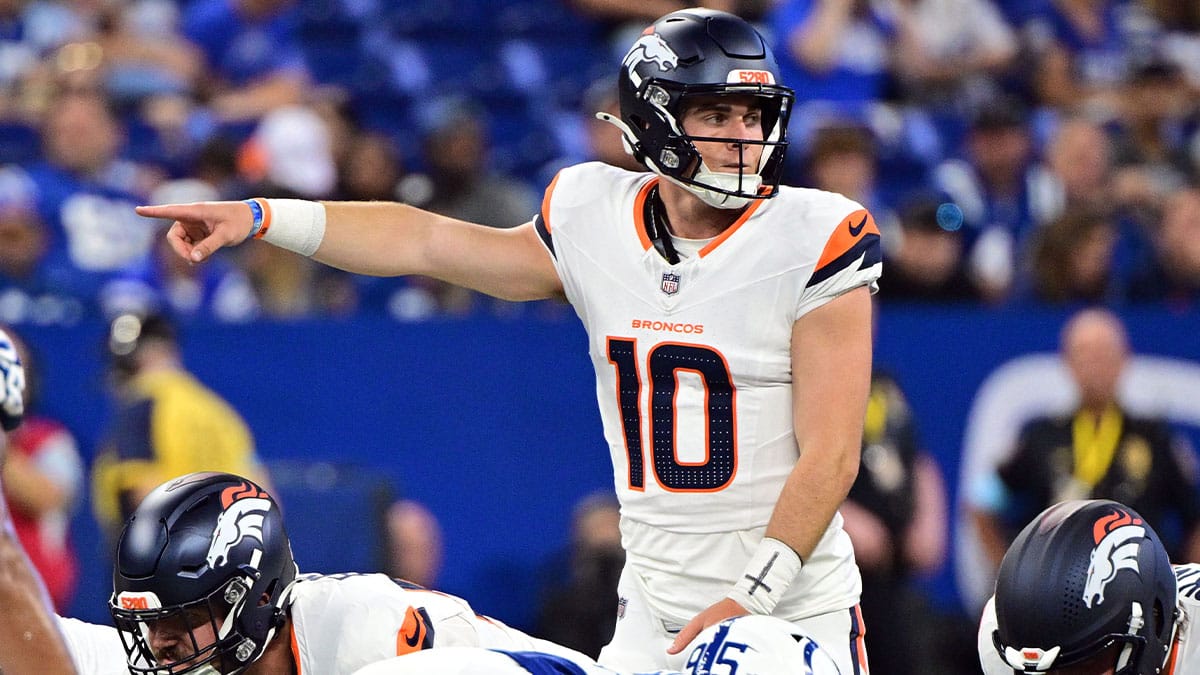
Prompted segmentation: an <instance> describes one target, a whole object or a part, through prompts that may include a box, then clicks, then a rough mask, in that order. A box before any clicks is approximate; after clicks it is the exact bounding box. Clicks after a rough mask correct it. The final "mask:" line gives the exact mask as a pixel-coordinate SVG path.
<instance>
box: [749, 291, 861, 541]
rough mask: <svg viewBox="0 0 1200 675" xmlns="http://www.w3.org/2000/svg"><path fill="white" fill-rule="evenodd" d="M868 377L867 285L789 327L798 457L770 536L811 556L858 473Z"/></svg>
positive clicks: (842, 296) (770, 525)
mask: <svg viewBox="0 0 1200 675" xmlns="http://www.w3.org/2000/svg"><path fill="white" fill-rule="evenodd" d="M870 380H871V296H870V291H868V289H867V288H866V287H865V286H862V287H859V288H856V289H854V290H852V291H849V292H847V293H844V294H842V295H841V296H839V297H837V298H835V299H834V300H832V301H830V302H828V303H826V304H825V305H823V306H821V307H819V308H817V309H815V310H813V311H812V312H810V313H808V314H806V315H805V316H804V317H802V318H801V319H800V320H799V321H797V322H796V324H795V326H794V328H793V329H792V406H793V408H792V409H793V415H794V422H795V430H796V442H797V444H798V445H799V447H800V459H799V460H797V462H796V465H795V466H794V467H793V468H792V472H791V474H790V475H789V476H788V479H787V482H786V483H784V486H783V492H782V493H781V494H780V495H779V501H778V502H776V504H775V510H774V512H773V513H772V514H771V520H770V522H769V523H768V524H767V532H766V536H767V537H771V538H774V539H777V540H779V541H781V542H783V543H784V544H787V545H788V546H789V547H790V548H791V549H792V550H793V551H795V552H796V553H797V554H798V555H799V556H800V558H801V560H804V559H806V558H807V557H808V556H809V555H811V554H812V552H813V549H815V548H816V546H817V542H819V541H820V540H821V537H822V536H823V535H824V534H825V529H826V528H828V527H829V523H830V521H831V520H833V515H834V513H836V512H837V509H838V506H839V505H841V503H842V501H844V500H845V499H846V495H847V494H848V493H849V492H850V487H851V486H852V485H853V484H854V479H855V477H856V476H857V475H858V461H859V456H860V451H861V448H862V425H863V418H864V417H865V416H866V411H867V396H868V394H869V392H870V386H871V385H870Z"/></svg>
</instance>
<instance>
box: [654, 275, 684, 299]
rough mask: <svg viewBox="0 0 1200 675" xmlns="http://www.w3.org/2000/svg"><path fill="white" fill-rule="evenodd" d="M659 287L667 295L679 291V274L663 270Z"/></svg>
mask: <svg viewBox="0 0 1200 675" xmlns="http://www.w3.org/2000/svg"><path fill="white" fill-rule="evenodd" d="M659 288H661V289H662V292H663V293H666V294H667V295H675V294H676V293H678V292H679V275H678V274H672V273H670V272H663V277H662V285H661V286H659Z"/></svg>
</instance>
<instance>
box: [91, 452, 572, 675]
mask: <svg viewBox="0 0 1200 675" xmlns="http://www.w3.org/2000/svg"><path fill="white" fill-rule="evenodd" d="M111 609H112V615H113V619H114V621H115V625H116V628H117V631H118V632H119V633H120V639H121V641H122V642H123V643H124V646H125V653H126V655H127V660H128V663H129V670H130V672H132V673H144V674H145V675H158V674H161V673H172V674H174V673H183V672H205V673H214V672H215V673H223V674H225V675H229V674H230V673H240V672H243V671H245V672H246V673H253V674H260V673H266V674H271V675H276V674H277V675H286V674H289V673H296V672H299V673H321V674H322V675H325V674H329V675H338V674H343V675H349V673H352V672H354V671H355V670H357V669H359V668H361V667H362V666H365V665H367V664H370V663H373V662H375V661H378V660H381V659H384V658H388V657H391V656H396V655H397V654H405V653H409V652H413V651H419V650H422V649H428V648H430V647H433V646H435V645H437V646H439V647H441V646H470V647H495V648H503V649H513V650H538V651H544V652H549V653H554V654H558V655H560V656H562V657H564V658H567V659H576V658H578V659H582V660H587V657H585V656H583V655H582V654H578V653H577V652H574V651H572V650H569V649H566V648H564V647H559V646H558V645H556V644H553V643H550V642H546V641H544V640H538V639H536V638H532V637H530V636H528V635H525V634H524V633H522V632H520V631H518V630H516V629H513V628H510V627H508V626H506V625H504V624H503V623H501V622H500V621H497V620H495V619H490V618H488V617H484V616H481V615H479V614H476V612H475V611H474V610H473V609H472V608H471V606H470V605H469V604H467V602H466V601H465V600H463V599H461V598H458V597H455V596H452V595H448V594H444V593H439V592H436V591H430V590H426V589H423V588H420V587H418V586H415V585H412V584H409V583H407V582H404V581H399V580H394V579H391V578H390V577H387V576H386V575H383V574H332V575H320V574H308V575H301V574H299V572H298V570H297V567H296V563H295V561H294V560H293V559H292V550H291V543H290V542H289V540H288V537H287V533H286V531H285V530H284V524H283V516H282V514H281V513H280V511H279V506H278V504H276V503H275V500H274V498H272V497H271V495H269V494H268V493H267V492H266V491H265V490H263V489H262V488H261V487H260V486H259V485H257V484H256V483H254V482H252V481H250V480H247V479H245V478H242V477H240V476H235V475H232V474H223V473H212V472H201V473H192V474H188V475H185V476H182V477H179V478H176V479H174V480H172V481H169V482H167V483H165V484H163V485H161V486H159V487H158V488H156V489H155V490H154V491H153V492H151V493H150V495H149V496H148V497H147V498H146V499H145V500H144V501H143V502H142V504H141V505H139V506H138V508H137V510H136V511H134V513H133V515H132V516H131V517H130V519H129V521H128V522H127V524H126V526H125V530H124V532H122V534H121V538H120V541H119V542H118V545H117V552H116V562H115V569H114V572H113V595H112V600H111Z"/></svg>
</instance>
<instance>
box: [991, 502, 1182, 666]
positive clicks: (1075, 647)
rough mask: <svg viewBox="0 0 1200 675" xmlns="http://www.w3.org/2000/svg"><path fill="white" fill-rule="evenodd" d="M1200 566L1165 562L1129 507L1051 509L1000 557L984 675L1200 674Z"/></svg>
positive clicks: (1077, 505) (1114, 504) (1157, 543)
mask: <svg viewBox="0 0 1200 675" xmlns="http://www.w3.org/2000/svg"><path fill="white" fill-rule="evenodd" d="M1198 617H1200V565H1196V564H1188V565H1174V566H1172V565H1171V563H1170V562H1169V561H1168V560H1167V551H1166V549H1164V548H1163V545H1162V542H1161V541H1160V540H1159V538H1158V534H1157V533H1155V532H1154V530H1153V529H1152V528H1151V527H1150V525H1149V524H1148V523H1146V522H1145V520H1143V519H1142V517H1141V515H1139V514H1138V513H1137V512H1136V511H1134V510H1133V509H1131V508H1129V507H1128V506H1125V505H1124V504H1120V503H1118V502H1114V501H1109V500H1105V499H1095V500H1076V501H1067V502H1062V503H1060V504H1057V505H1055V506H1051V507H1050V508H1048V509H1046V510H1045V511H1043V512H1042V513H1041V515H1039V516H1038V517H1037V518H1035V519H1034V520H1033V522H1031V523H1029V525H1026V526H1025V529H1024V530H1022V531H1021V533H1020V534H1019V535H1017V538H1016V539H1015V540H1014V541H1013V543H1012V546H1010V547H1009V549H1008V552H1007V553H1005V554H1004V560H1003V562H1001V564H1000V572H999V576H998V578H997V580H996V594H995V596H994V597H993V598H991V599H990V600H989V601H988V603H987V606H986V607H984V610H983V617H982V619H981V620H980V625H979V661H980V664H981V665H982V666H983V671H984V673H985V674H986V675H1012V673H1014V672H1015V673H1054V674H1055V675H1160V674H1161V675H1185V674H1187V673H1195V672H1200V643H1197V640H1196V639H1195V636H1194V635H1192V633H1193V631H1194V630H1195V625H1193V624H1192V621H1194V620H1195V619H1196V618H1198Z"/></svg>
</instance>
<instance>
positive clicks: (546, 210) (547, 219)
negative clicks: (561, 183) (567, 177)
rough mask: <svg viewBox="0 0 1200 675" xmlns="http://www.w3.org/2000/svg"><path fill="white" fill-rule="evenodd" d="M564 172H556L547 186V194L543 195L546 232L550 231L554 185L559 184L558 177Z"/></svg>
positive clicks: (543, 222)
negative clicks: (551, 199) (551, 200)
mask: <svg viewBox="0 0 1200 675" xmlns="http://www.w3.org/2000/svg"><path fill="white" fill-rule="evenodd" d="M561 175H562V172H559V173H556V174H554V180H551V181H550V185H548V186H547V187H546V194H545V195H543V196H542V225H544V226H545V227H546V232H550V196H551V195H553V194H554V186H556V185H558V177H559V176H561Z"/></svg>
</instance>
